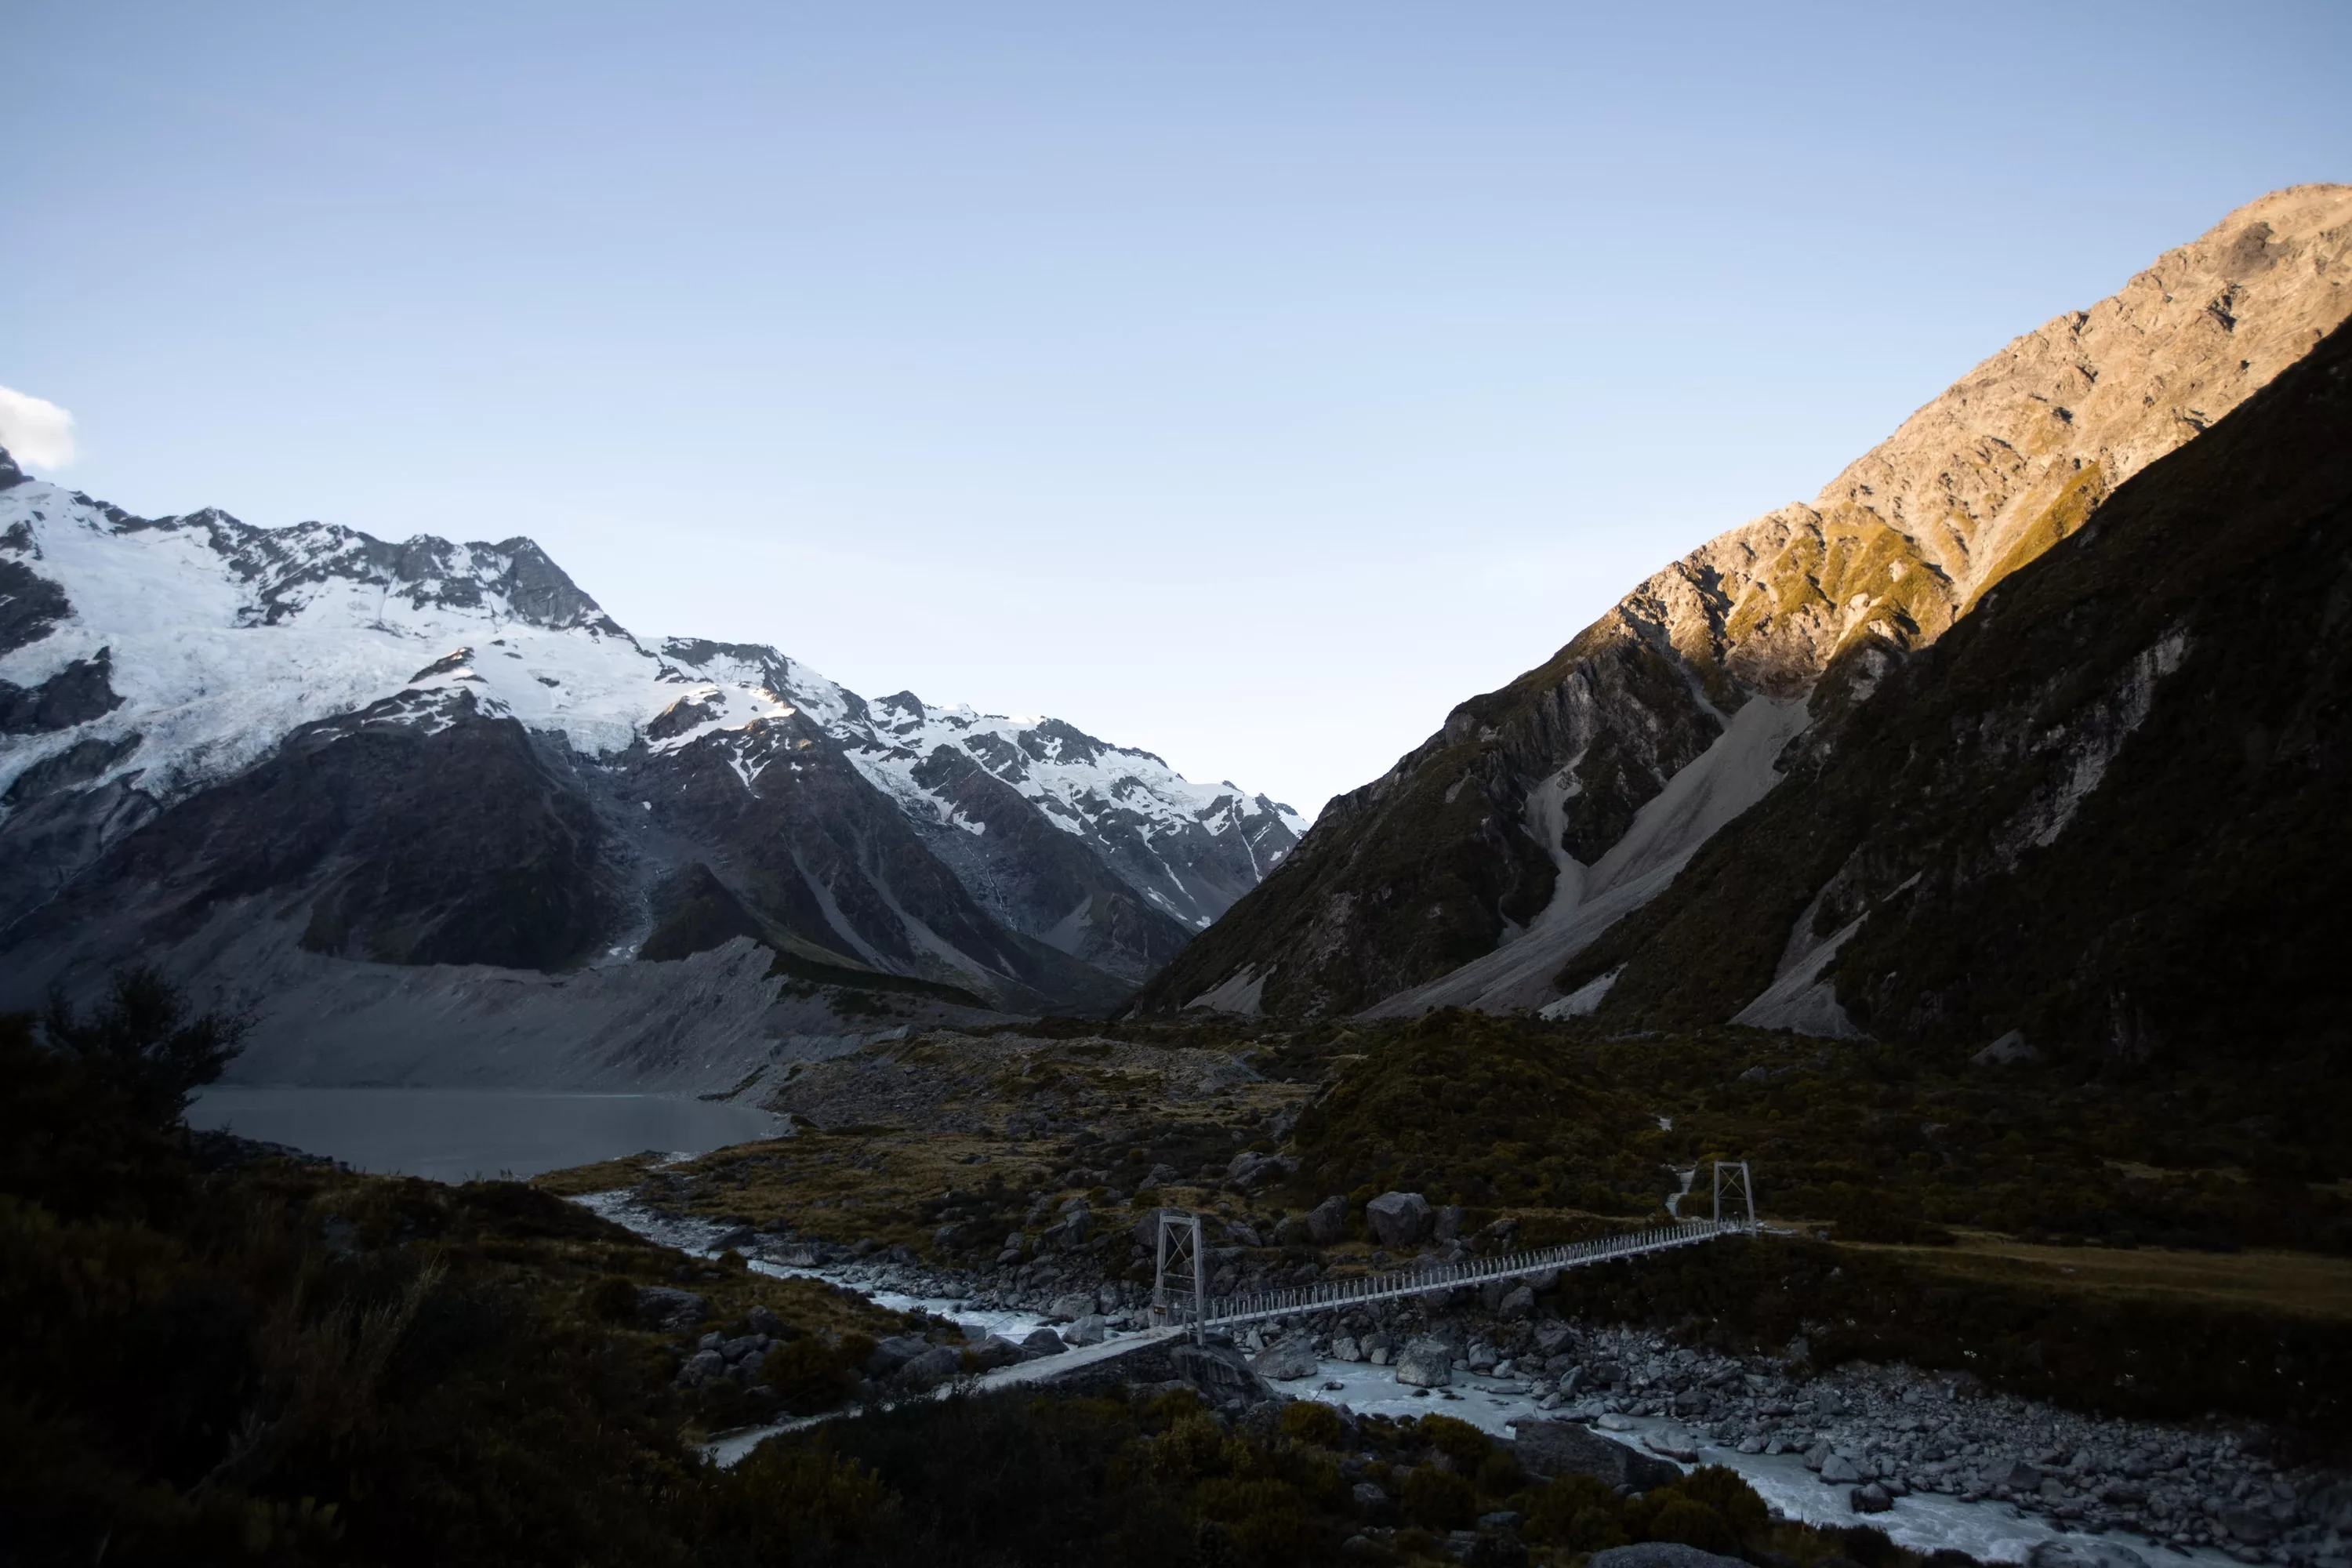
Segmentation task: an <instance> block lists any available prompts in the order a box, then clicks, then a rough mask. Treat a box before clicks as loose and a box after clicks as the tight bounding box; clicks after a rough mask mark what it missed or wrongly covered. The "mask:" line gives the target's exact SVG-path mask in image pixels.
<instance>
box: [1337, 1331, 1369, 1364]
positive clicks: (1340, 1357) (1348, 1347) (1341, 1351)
mask: <svg viewBox="0 0 2352 1568" xmlns="http://www.w3.org/2000/svg"><path fill="white" fill-rule="evenodd" d="M1331 1359H1332V1360H1333V1361H1345V1362H1359V1361H1361V1360H1363V1359H1364V1347H1363V1346H1362V1345H1360V1344H1358V1343H1357V1342H1355V1340H1354V1338H1353V1337H1351V1336H1349V1335H1347V1334H1341V1335H1340V1336H1339V1338H1337V1339H1335V1340H1333V1341H1332V1342H1331Z"/></svg>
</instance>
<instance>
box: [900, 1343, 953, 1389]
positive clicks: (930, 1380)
mask: <svg viewBox="0 0 2352 1568" xmlns="http://www.w3.org/2000/svg"><path fill="white" fill-rule="evenodd" d="M962 1370H963V1352H961V1351H959V1350H957V1349H955V1348H954V1347H952V1346H950V1345H933V1346H931V1347H930V1349H929V1350H927V1351H925V1352H923V1353H922V1354H920V1355H919V1356H916V1357H914V1358H912V1359H911V1360H909V1361H908V1363H907V1364H906V1365H904V1366H902V1367H900V1368H899V1369H898V1381H899V1382H900V1383H902V1384H906V1385H907V1386H908V1388H910V1389H913V1390H914V1391H915V1392H916V1393H918V1394H920V1393H922V1392H923V1391H924V1390H926V1389H931V1388H937V1387H938V1386H939V1385H940V1384H943V1383H945V1382H946V1381H947V1380H948V1379H950V1378H951V1377H953V1376H954V1375H955V1374H956V1373H959V1372H961V1371H962Z"/></svg>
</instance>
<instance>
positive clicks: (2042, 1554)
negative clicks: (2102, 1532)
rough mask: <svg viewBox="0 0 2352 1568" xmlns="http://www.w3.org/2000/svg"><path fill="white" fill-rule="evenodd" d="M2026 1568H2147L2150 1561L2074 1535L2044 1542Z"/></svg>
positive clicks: (2113, 1544)
mask: <svg viewBox="0 0 2352 1568" xmlns="http://www.w3.org/2000/svg"><path fill="white" fill-rule="evenodd" d="M2025 1564H2026V1568H2147V1558H2145V1557H2143V1556H2141V1555H2140V1554H2139V1553H2138V1552H2134V1551H2133V1550H2132V1549H2131V1548H2130V1547H2128V1546H2125V1545H2121V1544H2119V1543H2118V1542H2113V1541H2097V1540H2093V1539H2091V1538H2090V1537H2087V1536H2081V1535H2072V1536H2068V1537H2067V1538H2066V1539H2065V1540H2063V1541H2043V1542H2037V1543H2036V1544H2035V1545H2034V1548H2033V1550H2032V1551H2031V1552H2027V1553H2026V1554H2025Z"/></svg>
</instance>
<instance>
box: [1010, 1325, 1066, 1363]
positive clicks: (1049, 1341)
mask: <svg viewBox="0 0 2352 1568" xmlns="http://www.w3.org/2000/svg"><path fill="white" fill-rule="evenodd" d="M1069 1348H1070V1347H1069V1346H1068V1345H1067V1344H1066V1343H1065V1342H1063V1340H1062V1336H1061V1335H1059V1334H1057V1333H1055V1331H1053V1330H1051V1329H1035V1330H1032V1331H1030V1334H1029V1336H1028V1337H1027V1338H1026V1339H1024V1340H1023V1341H1022V1342H1021V1350H1022V1353H1023V1354H1024V1355H1026V1356H1027V1357H1028V1358H1029V1359H1030V1360H1031V1361H1034V1360H1036V1359H1037V1358H1038V1357H1039V1356H1047V1355H1060V1354H1061V1353H1062V1352H1064V1351H1066V1350H1068V1349H1069Z"/></svg>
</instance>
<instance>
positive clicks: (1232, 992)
mask: <svg viewBox="0 0 2352 1568" xmlns="http://www.w3.org/2000/svg"><path fill="white" fill-rule="evenodd" d="M2347 315H2352V187H2345V186H2336V185H2311V186H2299V187H2295V188H2294V189H2291V190H2285V191H2281V192H2277V193H2274V194H2273V195H2268V196H2265V197H2263V198H2262V199H2261V200H2259V201H2257V202H2254V203H2252V204H2250V205H2247V206H2245V207H2242V208H2241V209H2240V210H2238V211H2237V212H2235V213H2232V214H2231V215H2230V216H2229V217H2227V218H2225V219H2224V220H2223V221H2222V222H2221V224H2219V225H2218V226H2215V227H2214V228H2213V229H2212V230H2211V231H2210V232H2209V233H2207V234H2206V235H2204V236H2202V237H2200V238H2199V239H2198V240H2196V241H2195V242H2194V243H2192V244H2189V245H2187V246H2183V247H2180V248H2179V249H2177V250H2173V251H2170V252H2168V253H2167V254H2166V255H2165V256H2163V257H2161V258H2158V260H2157V262H2156V263H2155V264H2154V265H2153V266H2152V267H2150V268H2148V269H2147V271H2145V272H2143V273H2141V274H2139V275H2138V276H2137V277H2136V278H2134V279H2132V280H2131V281H2130V282H2129V283H2128V284H2127V285H2126V287H2125V288H2124V289H2122V290H2121V291H2120V292H2118V293H2117V294H2116V295H2115V296H2114V297H2112V298H2110V299H2108V300H2103V301H2101V302H2100V303H2099V304H2097V305H2095V306H2094V307H2092V308H2091V309H2089V310H2080V311H2073V312H2069V313H2068V314H2066V315H2063V316H2061V317H2059V318H2058V319H2056V320H2055V321H2051V322H2049V323H2048V324H2046V325H2044V326H2043V327H2042V328H2040V329H2039V330H2037V331H2033V332H2031V333H2028V334H2026V335H2025V336H2024V337H2021V338H2019V339H2018V340H2016V341H2015V342H2012V343H2011V344H2010V345H2009V346H2008V347H2007V348H2005V349H2003V350H2002V351H2001V352H2000V353H1997V354H1995V355H1993V356H1992V357H1991V358H1990V359H1988V360H1987V361H1985V362H1984V363H1982V364H1980V365H1979V366H1978V367H1977V368H1976V369H1975V370H1973V371H1972V372H1970V373H1969V375H1968V376H1966V377H1965V378H1963V379H1962V380H1961V381H1959V382H1958V383H1956V384H1954V385H1953V386H1952V387H1951V388H1949V389H1948V390H1947V391H1946V392H1945V393H1944V394H1943V395H1941V396H1939V397H1937V399H1936V400H1935V401H1934V402H1932V403H1930V404H1928V405H1927V406H1926V407H1924V408H1922V409H1920V410H1919V411H1918V412H1917V413H1916V414H1915V415H1913V416H1911V417H1910V418H1909V419H1907V420H1906V421H1905V422H1904V424H1903V426H1901V428H1899V429H1898V430H1897V431H1896V432H1895V434H1894V435H1893V436H1892V437H1889V438H1888V439H1887V440H1886V441H1885V442H1884V443H1882V444H1881V445H1880V446H1878V447H1875V448H1874V449H1873V450H1872V451H1871V452H1869V453H1868V454H1866V455H1864V457H1863V458H1860V459H1859V460H1857V461H1856V462H1855V463H1854V464H1853V465H1852V466H1851V467H1849V468H1847V469H1846V470H1845V471H1844V472H1843V473H1842V474H1841V475H1839V476H1838V478H1837V479H1834V480H1832V482H1831V484H1830V485H1829V486H1827V487H1826V488H1825V489H1823V490H1822V493H1821V495H1820V496H1819V497H1817V498H1816V499H1815V500H1814V502H1813V503H1812V504H1811V505H1810V506H1807V505H1797V506H1790V507H1784V508H1782V509H1780V510H1778V511H1775V512H1772V513H1769V514H1768V515H1766V516H1765V517H1763V518H1760V519H1759V520H1757V521H1754V522H1752V523H1749V524H1748V525H1747V526H1745V527H1743V528H1739V529H1737V530H1734V531H1731V532H1729V533H1727V534H1724V535H1722V536H1721V537H1719V538H1717V539H1716V540H1714V541H1712V542H1709V543H1707V544H1706V545H1705V546H1703V547H1702V548H1700V549H1698V550H1696V551H1694V552H1692V553H1691V554H1690V555H1688V556H1686V557H1685V558H1684V559H1683V560H1682V561H1679V562H1677V563H1675V564H1674V565H1673V566H1670V567H1668V568H1667V569H1666V570H1665V571H1664V572H1661V573H1659V574H1657V575H1655V576H1654V577H1652V578H1651V579H1650V580H1649V581H1648V582H1646V583H1644V584H1642V586H1641V587H1639V588H1638V589H1636V590H1635V591H1634V592H1633V593H1632V594H1631V595H1627V596H1626V598H1625V599H1624V600H1623V601H1622V602H1621V603H1620V604H1619V605H1617V607H1616V608H1615V609H1614V610H1612V612H1611V613H1610V614H1609V615H1608V616H1604V617H1602V619H1601V620H1600V621H1599V622H1597V623H1595V624H1594V625H1593V626H1591V627H1589V628H1587V629H1586V630H1585V631H1584V632H1583V633H1581V634H1580V636H1579V637H1577V638H1576V639H1575V640H1574V641H1572V642H1571V643H1570V644H1569V645H1568V646H1567V647H1564V648H1562V649H1561V650H1560V652H1559V654H1557V655H1555V656H1554V657H1553V658H1551V659H1550V660H1549V661H1548V662H1547V663H1546V664H1544V665H1543V666H1542V667H1541V668H1538V669H1535V670H1532V671H1529V672H1528V674H1526V675H1523V676H1521V677H1520V678H1519V679H1517V680H1515V681H1513V682H1512V683H1511V684H1510V685H1508V686H1507V687H1505V688H1503V689H1501V690H1499V691H1495V692H1490V693H1488V694H1486V695H1485V696H1482V697H1477V698H1474V699H1472V700H1470V701H1468V702H1465V703H1464V704H1463V705H1462V706H1461V707H1459V708H1457V709H1456V710H1454V712H1453V714H1452V715H1450V716H1449V717H1448V719H1447V721H1446V722H1445V725H1444V728H1443V729H1441V730H1440V731H1438V732H1437V733H1436V734H1435V735H1433V736H1432V737H1431V738H1430V739H1429V740H1428V741H1427V742H1423V744H1422V745H1421V746H1420V747H1418V748H1416V749H1415V750H1414V751H1413V752H1410V753H1408V754H1407V755H1406V756H1405V757H1403V758H1402V759H1401V760H1400V761H1399V762H1398V763H1397V764H1396V766H1395V767H1393V768H1391V770H1390V771H1389V772H1388V773H1386V774H1384V775H1383V776H1382V777H1381V778H1380V779H1379V780H1377V781H1375V782H1374V783H1372V784H1368V785H1366V786H1364V787H1363V788H1361V789H1359V790H1356V791H1354V792H1352V793H1350V794H1349V795H1341V796H1339V797H1338V798H1337V799H1335V800H1334V801H1333V802H1332V803H1331V804H1330V805H1328V807H1326V808H1325V810H1324V813H1323V815H1322V816H1321V817H1320V818H1318V821H1317V823H1316V825H1315V827H1314V829H1313V830H1312V832H1310V833H1309V834H1308V836H1307V839H1306V841H1305V842H1304V843H1303V844H1302V845H1301V846H1300V847H1299V848H1298V849H1297V851H1296V852H1294V853H1293V854H1292V856H1291V857H1290V858H1288V859H1287V860H1286V861H1285V863H1284V864H1283V865H1282V866H1281V867H1280V868H1277V869H1276V871H1275V872H1274V873H1273V874H1272V875H1271V876H1269V877H1268V878H1267V879H1266V880H1265V882H1264V883H1263V884H1262V885H1261V886H1260V887H1259V888H1258V889H1256V890H1255V891H1254V892H1252V893H1250V894H1249V895H1248V896H1246V897H1245V898H1244V899H1243V900H1240V901H1239V902H1238V903H1237V904H1235V905H1234V909H1233V910H1232V911H1231V912H1229V913H1228V914H1227V915H1226V916H1225V917H1224V918H1223V919H1222V920H1220V921H1218V922H1217V924H1216V925H1214V926H1213V927H1212V928H1211V929H1210V930H1209V931H1206V932H1204V933H1202V936H1201V937H1200V938H1198V939H1196V940H1195V941H1194V942H1193V943H1192V945H1191V946H1190V947H1189V948H1187V949H1186V950H1185V952H1183V953H1182V954H1181V956H1180V957H1179V958H1178V959H1177V961H1176V962H1175V963H1172V964H1171V965H1170V966H1169V967H1168V968H1167V969H1166V970H1164V971H1162V972H1161V973H1160V974H1159V975H1158V976H1156V977H1155V978H1154V979H1153V980H1152V982H1151V983H1150V984H1149V985H1147V986H1146V987H1145V989H1144V990H1143V991H1142V992H1141V993H1140V994H1139V996H1138V998H1137V1002H1136V1004H1135V1005H1137V1006H1138V1007H1139V1008H1140V1009H1145V1010H1154V1011H1172V1010H1176V1009H1180V1008H1183V1007H1187V1006H1208V1007H1220V1008H1224V1009H1228V1010H1232V1011H1237V1012H1244V1013H1255V1012H1260V1011H1263V1012H1268V1013H1286V1014H1318V1013H1352V1012H1357V1011H1360V1010H1364V1009H1368V1008H1370V1009H1375V1010H1378V1011H1382V1012H1413V1011H1419V1010H1422V1009H1423V1008H1427V1007H1431V1006H1436V1005H1469V1006H1476V1007H1484V1008H1490V1009H1498V1010H1509V1009H1515V1008H1527V1007H1542V1006H1548V1005H1559V1004H1560V1003H1562V1002H1564V1001H1566V1000H1567V998H1565V997H1564V996H1563V994H1562V993H1561V992H1560V991H1559V987H1558V984H1557V980H1556V977H1557V975H1558V974H1559V972H1560V969H1561V966H1562V965H1563V964H1565V963H1568V961H1570V959H1571V958H1573V957H1574V956H1575V955H1576V954H1577V953H1578V952H1582V951H1584V950H1585V949H1586V948H1588V947H1589V946H1590V945H1591V943H1592V942H1594V941H1595V940H1597V939H1598V938H1600V937H1601V935H1602V933H1603V932H1605V931H1608V930H1609V929H1610V927H1611V926H1612V925H1613V924H1615V923H1616V922H1617V921H1620V920H1622V919H1623V918H1624V917H1625V915H1627V914H1628V913H1630V912H1632V911H1633V910H1636V909H1639V908H1640V907H1641V906H1642V905H1643V903H1644V902H1646V900H1649V899H1651V898H1654V897H1655V896H1656V895H1657V894H1658V893H1659V892H1660V891H1662V890H1663V889H1664V888H1665V887H1666V886H1667V885H1668V884H1669V883H1670V882H1671V881H1672V880H1673V879H1674V877H1675V874H1676V872H1678V871H1679V870H1680V869H1681V868H1683V867H1684V866H1685V864H1687V863H1688V861H1689V858H1690V857H1691V856H1692V855H1693V854H1694V853H1695V852H1696V851H1697V850H1698V848H1699V847H1700V846H1702V845H1703V844H1705V843H1706V842H1707V840H1708V838H1709V837H1710V836H1711V835H1713V834H1714V833H1716V832H1717V830H1719V829H1720V828H1721V827H1722V826H1724V825H1725V824H1727V823H1728V822H1729V821H1731V820H1733V819H1734V818H1736V817H1737V816H1738V815H1739V813H1740V812H1741V811H1743V810H1745V809H1746V808H1747V807H1748V806H1749V805H1753V804H1754V803H1755V802H1756V801H1757V800H1759V799H1760V798H1762V796H1763V795H1765V794H1766V793H1767V792H1768V791H1769V789H1770V788H1771V786H1772V784H1773V782H1774V780H1775V779H1776V778H1777V777H1778V772H1777V767H1778V758H1779V756H1780V752H1781V749H1782V748H1783V747H1785V745H1786V744H1787V743H1788V742H1790V740H1791V739H1792V738H1793V737H1795V736H1796V735H1798V734H1800V733H1802V732H1803V731H1805V730H1806V729H1807V728H1809V727H1811V726H1813V725H1817V724H1820V723H1822V722H1825V721H1832V720H1833V719H1834V717H1835V716H1836V715H1837V714H1838V713H1840V712H1842V711H1843V710H1844V709H1845V708H1846V707H1847V706H1849V705H1851V703H1852V702H1853V700H1856V699H1857V697H1859V696H1860V695H1862V694H1864V693H1865V692H1866V691H1867V689H1868V688H1869V686H1870V683H1871V682H1872V681H1873V680H1874V679H1876V678H1877V676H1878V674H1879V673H1880V672H1882V671H1883V669H1884V668H1885V666H1886V665H1888V664H1889V663H1891V662H1893V661H1895V660H1896V659H1898V658H1901V657H1902V656H1903V655H1905V654H1906V653H1907V652H1908V651H1910V650H1912V649H1916V648H1918V647H1925V646H1927V645H1928V644H1930V643H1932V642H1933V641H1934V640H1935V639H1936V638H1937V637H1940V636H1941V635H1943V634H1944V633H1945V632H1946V631H1947V630H1948V628H1949V627H1951V626H1953V625H1954V623H1955V622H1956V621H1958V620H1959V619H1961V618H1962V617H1963V616H1966V615H1967V614H1968V613H1969V611H1970V609H1971V608H1972V606H1974V605H1977V604H1979V603H1980V602H1981V601H1982V599H1983V598H1984V596H1985V595H1987V594H1988V593H1989V592H1990V590H1991V589H1992V588H1993V587H1994V585H1995V584H1999V583H2000V582H2001V581H2003V580H2004V579H2005V578H2007V577H2008V576H2009V575H2011V574H2013V573H2015V572H2016V571H2018V570H2019V569H2020V568H2021V567H2022V566H2024V565H2026V564H2027V563H2030V562H2032V561H2033V560H2034V559H2036V558H2037V557H2038V556H2040V555H2041V554H2042V553H2043V552H2046V551H2048V550H2049V549H2050V548H2051V547H2052V546H2053V545H2054V544H2055V543H2057V542H2060V541H2062V540H2063V539H2065V538H2068V537H2070V536H2072V535H2073V534H2074V533H2076V532H2078V531H2080V530H2081V529H2082V528H2083V527H2084V524H2085V523H2086V522H2087V521H2089V520H2090V519H2091V518H2093V517H2094V516H2095V515H2096V514H2097V512H2098V510H2099V509H2100V508H2101V506H2102V505H2103V504H2104V503H2105V500H2107V498H2108V497H2109V496H2110V495H2111V494H2112V493H2113V492H2114V490H2115V489H2116V487H2117V486H2118V485H2120V484H2122V483H2123V482H2124V481H2125V480H2126V479H2129V478H2130V477H2131V476H2132V475H2134V474H2136V473H2137V472H2139V471H2140V470H2141V469H2143V468H2146V467H2147V465H2148V464H2149V463H2150V462H2152V461H2154V460H2155V459H2156V458H2159V457H2161V456H2163V455H2164V454H2165V453H2167V452H2169V451H2172V450H2174V449H2175V448H2177V447H2180V446H2182V445H2183V444H2184V443H2187V442H2189V441H2190V440H2192V439H2193V438H2195V437H2197V436H2198V435H2199V433H2200V431H2202V430H2204V429H2205V428H2207V427H2208V426H2210V425H2212V424H2213V423H2214V422H2215V421H2216V420H2218V419H2219V418H2221V416H2223V415H2225V414H2226V413H2228V412H2229V410H2231V408H2234V407H2236V406H2237V405H2239V404H2240V403H2242V401H2243V400H2244V399H2245V398H2246V397H2247V396H2248V395H2251V394H2252V392H2254V391H2255V390H2256V389H2257V388H2259V387H2261V386H2263V385H2264V384H2267V383H2268V382H2269V381H2270V380H2271V379H2272V378H2273V377H2274V376H2276V375H2277V374H2279V373H2280V372H2281V371H2282V370H2284V368H2285V367H2286V366H2288V365H2290V364H2292V363H2294V362H2295V361H2297V360H2298V359H2300V358H2301V357H2303V355H2304V354H2305V353H2308V352H2309V351H2310V349H2311V348H2312V346H2313V345H2314V344H2315V343H2316V342H2318V341H2319V340H2320V339H2321V338H2322V337H2323V336H2325V335H2326V333H2327V332H2329V331H2332V330H2333V329H2334V328H2335V327H2336V325H2337V324H2338V323H2340V322H2341V321H2344V320H2345V319H2346V317H2347ZM1825 674H1832V675H1834V677H1835V678H1834V679H1830V680H1826V681H1824V680H1823V679H1822V678H1823V677H1824V675H1825Z"/></svg>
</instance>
